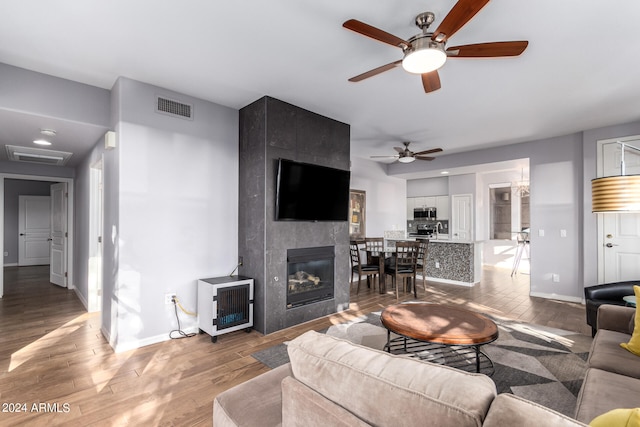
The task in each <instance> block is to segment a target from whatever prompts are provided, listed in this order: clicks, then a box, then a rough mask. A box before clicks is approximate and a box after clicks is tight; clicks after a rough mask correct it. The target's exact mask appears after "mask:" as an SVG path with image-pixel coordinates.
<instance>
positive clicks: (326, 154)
mask: <svg viewBox="0 0 640 427" xmlns="http://www.w3.org/2000/svg"><path fill="white" fill-rule="evenodd" d="M349 141H350V128H349V125H347V124H344V123H341V122H338V121H336V120H333V119H330V118H327V117H323V116H321V115H319V114H316V113H313V112H310V111H307V110H304V109H302V108H299V107H296V106H294V105H291V104H288V103H286V102H283V101H279V100H277V99H275V98H271V97H264V98H261V99H259V100H257V101H255V102H253V103H252V104H250V105H247V106H246V107H244V108H242V109H241V110H240V194H239V220H238V254H239V256H241V257H242V258H243V263H244V265H243V266H241V267H240V268H239V273H240V274H242V275H245V276H249V277H252V278H253V279H254V282H255V298H254V301H255V303H254V328H255V329H256V330H258V331H259V332H261V333H263V334H268V333H272V332H275V331H278V330H280V329H284V328H287V327H289V326H293V325H296V324H299V323H303V322H306V321H309V320H313V319H316V318H318V317H322V316H325V315H327V314H331V313H335V312H337V311H341V310H344V309H346V308H348V305H349V285H350V284H349V278H350V274H349V272H350V271H349V270H350V267H349V253H348V251H349V229H348V224H347V222H346V221H345V222H297V221H295V222H294V221H275V220H274V216H275V196H276V194H275V193H276V173H277V160H278V159H279V158H286V159H290V160H296V161H300V162H306V163H313V164H318V165H322V166H330V167H334V168H338V169H344V170H349V165H350V160H349V154H350V147H349V144H350V142H349ZM316 246H334V247H335V276H334V279H335V294H334V295H335V296H334V299H331V300H326V301H320V302H318V303H314V304H308V305H305V306H302V307H296V308H292V309H287V308H286V286H287V277H286V276H287V249H292V248H308V247H316Z"/></svg>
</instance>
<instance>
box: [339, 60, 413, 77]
mask: <svg viewBox="0 0 640 427" xmlns="http://www.w3.org/2000/svg"><path fill="white" fill-rule="evenodd" d="M401 63H402V60H399V61H395V62H391V63H390V64H386V65H381V66H380V67H378V68H374V69H373V70H369V71H367V72H365V73H362V74H358V75H357V76H355V77H351V78H350V79H349V81H350V82H359V81H361V80H364V79H368V78H369V77H373V76H375V75H378V74H380V73H384V72H385V71H389V70H391V69H392V68H396V67H397V66H398V65H400V64H401Z"/></svg>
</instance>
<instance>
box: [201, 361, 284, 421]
mask: <svg viewBox="0 0 640 427" xmlns="http://www.w3.org/2000/svg"><path fill="white" fill-rule="evenodd" d="M291 374H292V372H291V365H290V364H289V363H287V364H285V365H282V366H279V367H277V368H275V369H272V370H271V371H267V372H265V373H263V374H260V375H258V376H257V377H254V378H252V379H250V380H248V381H245V382H243V383H241V384H238V385H236V386H234V387H231V388H230V389H228V390H225V391H223V392H222V393H220V394H219V395H217V396H216V397H215V399H214V400H213V425H214V426H215V427H238V426H280V425H282V388H281V386H280V384H281V383H282V380H283V379H284V378H286V377H288V376H290V375H291Z"/></svg>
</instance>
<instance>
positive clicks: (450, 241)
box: [429, 239, 478, 245]
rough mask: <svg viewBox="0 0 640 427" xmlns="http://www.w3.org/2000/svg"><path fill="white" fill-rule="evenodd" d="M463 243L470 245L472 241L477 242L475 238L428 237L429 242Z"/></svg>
mask: <svg viewBox="0 0 640 427" xmlns="http://www.w3.org/2000/svg"><path fill="white" fill-rule="evenodd" d="M432 242H433V243H458V244H460V243H463V244H465V245H472V244H474V243H478V241H475V240H450V239H429V243H432Z"/></svg>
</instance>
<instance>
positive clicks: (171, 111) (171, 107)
mask: <svg viewBox="0 0 640 427" xmlns="http://www.w3.org/2000/svg"><path fill="white" fill-rule="evenodd" d="M156 111H157V112H158V113H162V114H168V115H170V116H173V117H180V118H181V119H188V120H193V105H190V104H185V103H183V102H178V101H175V100H173V99H169V98H164V97H162V96H158V97H156Z"/></svg>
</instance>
